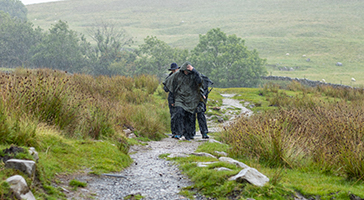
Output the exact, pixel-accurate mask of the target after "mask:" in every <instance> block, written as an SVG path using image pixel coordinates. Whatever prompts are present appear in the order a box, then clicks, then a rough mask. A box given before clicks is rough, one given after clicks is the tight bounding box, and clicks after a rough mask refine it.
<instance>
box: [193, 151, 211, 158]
mask: <svg viewBox="0 0 364 200" xmlns="http://www.w3.org/2000/svg"><path fill="white" fill-rule="evenodd" d="M191 154H192V155H195V156H205V157H210V158H216V156H214V155H211V154H209V153H205V152H198V153H191Z"/></svg>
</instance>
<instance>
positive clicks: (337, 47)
mask: <svg viewBox="0 0 364 200" xmlns="http://www.w3.org/2000/svg"><path fill="white" fill-rule="evenodd" d="M363 7H364V2H363V1H359V0H351V1H340V0H320V1H311V0H305V1H303V0H301V1H299V0H294V1H287V0H255V1H253V0H226V1H217V0H212V1H211V0H210V1H208V0H197V1H192V0H186V1H176V0H173V1H171V0H159V1H146V0H134V1H130V0H103V1H96V0H72V1H60V2H52V3H46V4H34V5H28V6H27V8H28V11H29V13H28V18H29V20H30V21H32V22H33V23H34V24H35V25H36V26H41V27H42V28H43V29H48V27H49V26H50V25H51V24H54V23H55V21H58V20H63V21H67V22H68V24H69V25H70V28H71V29H73V30H76V31H78V32H82V33H85V34H86V33H87V28H88V27H90V26H92V24H95V22H96V21H108V22H110V21H111V22H115V23H117V24H118V25H119V26H121V27H122V28H124V29H125V30H126V31H127V33H128V34H129V35H130V36H131V37H133V38H134V40H135V41H136V44H135V46H137V45H139V44H142V43H143V39H144V38H145V37H146V36H149V35H153V36H157V38H158V39H161V40H163V41H165V42H167V43H168V44H170V45H171V46H173V47H179V48H188V49H192V48H194V47H195V46H196V45H197V43H198V35H199V34H205V33H206V32H207V31H208V30H210V29H212V28H220V29H221V30H222V31H224V32H225V33H227V34H229V35H230V34H236V35H237V36H238V37H241V38H243V39H244V40H245V41H246V45H247V46H248V47H249V48H251V49H257V50H258V51H259V53H260V56H261V57H263V58H267V63H268V64H270V65H272V66H268V67H267V68H268V72H270V74H271V75H280V76H290V77H298V78H308V79H312V80H322V79H325V80H326V81H327V82H331V83H342V84H346V85H353V86H362V85H364V79H363V77H364V64H362V63H363V61H364V55H363V52H364V40H363V39H364V30H363V27H362V24H364V13H363V12H362V8H363ZM287 53H289V55H286V54H287ZM303 55H305V56H303ZM307 58H310V62H307V61H306V59H307ZM337 62H341V63H343V66H336V65H335V64H336V63H337ZM277 64H278V65H277ZM273 65H274V66H273ZM280 67H287V68H291V67H292V68H293V69H295V70H294V71H281V70H279V68H280ZM352 77H354V78H355V79H356V82H352V81H351V78H352Z"/></svg>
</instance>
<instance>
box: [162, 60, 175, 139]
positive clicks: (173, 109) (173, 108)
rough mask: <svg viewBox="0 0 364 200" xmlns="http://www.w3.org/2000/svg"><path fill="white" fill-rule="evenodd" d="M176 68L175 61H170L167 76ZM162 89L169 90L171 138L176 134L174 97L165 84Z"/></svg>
mask: <svg viewBox="0 0 364 200" xmlns="http://www.w3.org/2000/svg"><path fill="white" fill-rule="evenodd" d="M178 69H179V67H178V65H177V63H172V64H171V67H170V68H169V69H168V70H169V71H171V73H169V75H168V76H167V78H168V77H170V76H171V75H172V74H173V73H175V72H177V71H178ZM167 78H166V79H167ZM163 89H164V91H165V92H169V93H168V107H169V114H170V116H171V132H172V138H174V137H175V136H176V128H175V121H176V119H175V117H176V115H174V114H173V113H174V112H175V106H174V97H173V93H172V92H170V91H169V90H168V88H167V87H166V86H164V87H163Z"/></svg>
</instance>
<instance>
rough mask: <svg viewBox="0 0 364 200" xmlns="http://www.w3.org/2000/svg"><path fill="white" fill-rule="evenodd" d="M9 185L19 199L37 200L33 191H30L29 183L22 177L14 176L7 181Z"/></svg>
mask: <svg viewBox="0 0 364 200" xmlns="http://www.w3.org/2000/svg"><path fill="white" fill-rule="evenodd" d="M6 182H8V183H9V185H10V189H11V190H12V191H13V192H14V194H15V196H16V197H17V198H18V199H26V200H35V197H34V195H33V193H32V191H30V190H29V187H28V185H27V182H26V181H25V179H24V178H23V177H22V176H20V175H15V176H12V177H10V178H8V179H6Z"/></svg>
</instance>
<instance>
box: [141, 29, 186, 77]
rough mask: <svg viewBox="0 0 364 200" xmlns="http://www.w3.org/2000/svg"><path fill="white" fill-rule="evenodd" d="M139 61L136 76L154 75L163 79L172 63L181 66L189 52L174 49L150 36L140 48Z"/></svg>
mask: <svg viewBox="0 0 364 200" xmlns="http://www.w3.org/2000/svg"><path fill="white" fill-rule="evenodd" d="M138 55H139V59H137V61H136V65H137V66H136V68H137V70H136V72H135V74H137V75H139V74H153V75H157V77H158V78H160V79H162V78H164V77H165V76H166V74H167V73H168V71H167V69H168V68H169V66H170V64H171V63H172V62H175V63H177V64H178V65H181V64H182V63H183V62H184V61H186V58H187V57H188V50H182V49H177V48H172V47H171V46H169V45H168V44H167V43H166V42H164V41H161V40H159V39H157V37H155V36H148V37H147V38H145V39H144V44H142V45H140V46H139V50H138Z"/></svg>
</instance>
